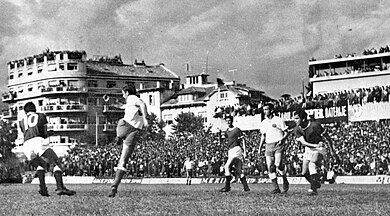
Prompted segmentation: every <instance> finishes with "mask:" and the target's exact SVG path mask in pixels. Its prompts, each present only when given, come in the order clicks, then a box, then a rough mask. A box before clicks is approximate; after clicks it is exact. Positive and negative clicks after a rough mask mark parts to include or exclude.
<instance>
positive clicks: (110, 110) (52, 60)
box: [2, 51, 180, 153]
mask: <svg viewBox="0 0 390 216" xmlns="http://www.w3.org/2000/svg"><path fill="white" fill-rule="evenodd" d="M129 82H132V83H134V84H135V85H136V88H137V89H139V90H140V93H141V95H140V96H141V98H142V99H144V100H145V102H147V105H148V108H149V112H155V114H156V115H157V116H160V113H161V112H160V110H159V107H160V103H162V101H163V100H164V97H169V94H167V93H166V92H174V91H177V90H178V89H179V85H180V78H179V77H178V76H177V75H176V74H175V73H173V72H172V71H170V70H169V69H168V68H166V67H165V66H164V65H163V64H159V65H153V66H150V65H146V64H145V62H143V61H142V62H138V61H137V60H136V61H135V62H134V64H124V63H123V62H122V59H121V57H120V56H115V57H108V56H93V57H92V58H89V59H88V58H87V53H86V52H85V51H46V52H44V53H42V54H39V55H35V56H31V57H26V58H23V59H20V60H15V61H10V62H9V63H8V92H7V93H4V94H3V95H2V100H3V102H5V103H8V104H9V109H8V110H5V111H3V119H6V120H9V121H11V122H17V121H18V120H20V119H21V118H23V116H24V112H23V106H24V104H25V103H27V102H29V101H31V102H33V103H34V104H35V105H36V106H37V111H38V112H42V113H45V114H46V115H47V117H48V122H49V123H48V130H49V131H50V132H51V134H53V135H52V136H50V138H49V139H50V140H49V141H50V143H52V144H53V148H54V150H56V151H57V152H60V153H63V152H66V150H67V149H68V148H69V146H71V145H72V144H74V143H80V142H81V143H82V142H87V141H89V142H90V141H91V140H95V142H96V143H97V144H98V143H99V141H102V142H103V141H104V140H107V139H112V138H113V137H114V136H115V127H116V123H117V121H118V119H119V118H121V117H123V110H118V109H116V108H114V107H113V106H112V105H110V104H112V103H114V102H115V101H122V102H124V101H123V98H122V93H121V89H122V87H123V86H124V85H125V84H127V83H129ZM22 137H23V136H21V135H19V138H18V140H17V141H16V145H17V146H22V144H23V138H22Z"/></svg>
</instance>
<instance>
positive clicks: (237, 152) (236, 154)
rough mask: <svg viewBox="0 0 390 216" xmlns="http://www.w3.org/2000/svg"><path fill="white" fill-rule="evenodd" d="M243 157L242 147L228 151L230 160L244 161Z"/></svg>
mask: <svg viewBox="0 0 390 216" xmlns="http://www.w3.org/2000/svg"><path fill="white" fill-rule="evenodd" d="M242 156H243V152H242V149H241V147H240V146H236V147H234V148H232V149H229V151H228V158H229V159H230V158H231V159H233V158H238V159H240V160H241V159H242Z"/></svg>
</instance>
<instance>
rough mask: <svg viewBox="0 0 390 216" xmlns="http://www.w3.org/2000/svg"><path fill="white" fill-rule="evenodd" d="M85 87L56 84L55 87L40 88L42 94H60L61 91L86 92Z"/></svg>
mask: <svg viewBox="0 0 390 216" xmlns="http://www.w3.org/2000/svg"><path fill="white" fill-rule="evenodd" d="M87 92H88V88H86V87H73V86H67V87H65V86H56V87H43V88H42V89H41V93H42V95H46V94H61V93H66V94H68V93H87Z"/></svg>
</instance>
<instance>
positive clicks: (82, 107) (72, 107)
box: [41, 104, 88, 113]
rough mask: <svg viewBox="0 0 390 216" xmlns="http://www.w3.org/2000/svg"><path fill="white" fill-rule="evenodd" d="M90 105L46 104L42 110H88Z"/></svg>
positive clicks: (49, 111)
mask: <svg viewBox="0 0 390 216" xmlns="http://www.w3.org/2000/svg"><path fill="white" fill-rule="evenodd" d="M87 111H88V105H84V104H66V105H46V106H43V107H41V112H44V113H54V112H87Z"/></svg>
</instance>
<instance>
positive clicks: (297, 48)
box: [0, 0, 390, 98]
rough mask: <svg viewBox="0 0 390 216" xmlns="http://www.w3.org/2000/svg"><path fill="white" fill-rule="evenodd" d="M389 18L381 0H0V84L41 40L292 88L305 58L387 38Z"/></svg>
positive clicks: (389, 5)
mask: <svg viewBox="0 0 390 216" xmlns="http://www.w3.org/2000/svg"><path fill="white" fill-rule="evenodd" d="M388 23H390V1H386V0H354V1H352V0H342V1H340V0H328V1H321V0H317V1H316V0H277V1H275V0H115V1H108V0H96V1H92V0H0V76H1V77H2V79H1V80H0V92H5V91H6V90H7V80H6V78H5V77H7V62H9V61H12V60H17V59H22V58H24V57H27V56H33V55H36V54H40V53H42V52H43V51H44V50H46V49H50V50H53V51H57V50H85V51H86V52H87V54H88V57H90V58H91V57H93V55H109V56H115V55H118V54H120V55H121V56H122V59H123V61H124V63H128V64H131V63H133V62H134V59H138V60H145V63H146V64H147V65H156V64H160V63H164V64H165V66H166V67H168V68H169V69H170V70H172V71H173V72H174V73H176V74H177V75H179V76H180V77H181V80H182V83H183V82H184V81H185V79H184V78H185V76H187V75H191V74H200V73H202V72H206V71H207V73H208V74H209V75H210V76H209V79H210V81H212V82H216V78H221V79H223V80H224V81H232V80H235V81H236V82H237V83H242V84H246V85H247V86H250V87H252V88H255V89H258V90H261V91H264V92H265V94H266V95H268V96H271V97H273V98H280V96H281V95H282V94H285V93H287V94H291V95H292V96H296V95H299V94H300V93H301V92H302V82H307V80H308V78H307V77H308V60H309V59H311V58H312V57H314V58H316V59H317V60H320V59H331V58H333V57H334V55H336V54H342V55H343V56H344V55H346V54H347V53H356V54H357V55H361V53H362V52H363V50H364V49H367V48H377V49H379V48H380V47H381V46H385V45H388V44H389V45H390V25H389V24H388ZM206 62H207V63H206ZM187 63H188V64H190V68H191V71H190V72H187V71H186V70H185V65H186V64H187ZM206 65H207V67H206ZM206 68H207V69H206ZM229 71H230V72H229ZM231 71H235V72H234V73H233V72H231Z"/></svg>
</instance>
